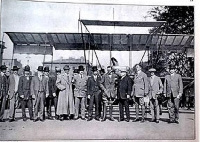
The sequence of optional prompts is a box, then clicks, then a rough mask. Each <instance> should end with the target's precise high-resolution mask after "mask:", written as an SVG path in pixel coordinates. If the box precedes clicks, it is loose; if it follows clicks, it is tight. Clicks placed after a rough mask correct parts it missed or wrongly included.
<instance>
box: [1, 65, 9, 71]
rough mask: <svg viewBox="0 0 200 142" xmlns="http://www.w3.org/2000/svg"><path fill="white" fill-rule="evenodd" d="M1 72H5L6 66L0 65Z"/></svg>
mask: <svg viewBox="0 0 200 142" xmlns="http://www.w3.org/2000/svg"><path fill="white" fill-rule="evenodd" d="M0 68H1V70H6V69H7V68H8V67H6V65H1V67H0Z"/></svg>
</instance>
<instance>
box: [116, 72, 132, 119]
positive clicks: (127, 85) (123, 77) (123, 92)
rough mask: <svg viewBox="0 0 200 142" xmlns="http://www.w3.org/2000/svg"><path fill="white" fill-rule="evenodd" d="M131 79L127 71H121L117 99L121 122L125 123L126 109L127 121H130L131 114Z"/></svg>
mask: <svg viewBox="0 0 200 142" xmlns="http://www.w3.org/2000/svg"><path fill="white" fill-rule="evenodd" d="M131 90H132V86H131V79H130V77H129V76H128V75H127V70H126V69H121V71H120V79H119V82H118V90H117V98H118V99H119V113H120V119H119V121H124V107H125V112H126V120H125V121H127V122H129V121H130V112H129V99H130V95H131Z"/></svg>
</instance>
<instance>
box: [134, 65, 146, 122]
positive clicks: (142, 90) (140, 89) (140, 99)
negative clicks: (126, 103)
mask: <svg viewBox="0 0 200 142" xmlns="http://www.w3.org/2000/svg"><path fill="white" fill-rule="evenodd" d="M135 67H136V74H135V77H134V85H133V89H132V93H131V96H132V97H133V100H134V101H135V110H136V119H134V120H133V122H136V121H139V105H140V106H141V107H142V120H141V122H144V121H145V105H144V97H146V96H147V95H148V91H149V90H148V79H147V75H146V74H145V73H144V72H143V71H142V70H141V69H142V67H141V66H140V65H139V64H137V65H136V66H135Z"/></svg>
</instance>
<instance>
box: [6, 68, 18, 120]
mask: <svg viewBox="0 0 200 142" xmlns="http://www.w3.org/2000/svg"><path fill="white" fill-rule="evenodd" d="M11 70H12V71H13V74H11V75H10V76H9V79H8V83H9V89H8V95H9V100H10V106H9V121H10V122H12V121H15V100H16V99H17V93H18V85H19V75H18V70H19V68H18V67H17V66H13V68H12V69H11Z"/></svg>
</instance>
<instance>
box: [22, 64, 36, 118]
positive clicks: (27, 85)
mask: <svg viewBox="0 0 200 142" xmlns="http://www.w3.org/2000/svg"><path fill="white" fill-rule="evenodd" d="M31 80H32V77H31V76H30V67H29V66H28V65H27V66H25V67H24V75H23V76H21V77H20V78H19V85H18V95H19V101H20V102H21V107H22V118H23V121H26V120H27V118H26V111H25V110H26V106H28V110H29V116H30V120H33V104H32V95H31Z"/></svg>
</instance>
